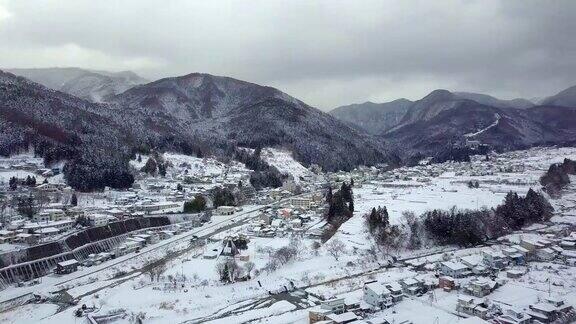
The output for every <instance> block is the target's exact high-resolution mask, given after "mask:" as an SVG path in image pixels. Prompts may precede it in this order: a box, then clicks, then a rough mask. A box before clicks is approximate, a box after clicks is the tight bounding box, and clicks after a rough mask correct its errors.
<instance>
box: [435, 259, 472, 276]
mask: <svg viewBox="0 0 576 324" xmlns="http://www.w3.org/2000/svg"><path fill="white" fill-rule="evenodd" d="M440 272H441V273H442V274H443V275H445V276H450V277H452V278H462V277H465V276H467V275H468V274H470V270H469V269H468V267H467V266H466V265H465V264H463V263H461V262H454V261H446V262H442V263H441V264H440Z"/></svg>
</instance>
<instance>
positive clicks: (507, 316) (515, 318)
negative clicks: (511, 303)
mask: <svg viewBox="0 0 576 324" xmlns="http://www.w3.org/2000/svg"><path fill="white" fill-rule="evenodd" d="M496 321H497V322H498V323H500V324H529V323H532V317H530V316H529V315H528V314H526V313H524V312H522V311H520V310H516V309H513V308H510V309H507V310H505V311H504V313H503V314H502V315H500V316H498V317H497V318H496Z"/></svg>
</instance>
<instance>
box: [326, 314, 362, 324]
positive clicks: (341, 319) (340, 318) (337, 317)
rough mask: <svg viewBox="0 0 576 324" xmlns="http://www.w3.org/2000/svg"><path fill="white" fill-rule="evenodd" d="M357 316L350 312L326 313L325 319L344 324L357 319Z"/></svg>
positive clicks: (336, 323) (335, 323)
mask: <svg viewBox="0 0 576 324" xmlns="http://www.w3.org/2000/svg"><path fill="white" fill-rule="evenodd" d="M358 318H359V317H358V316H357V315H356V314H354V313H352V312H346V313H342V314H328V315H326V319H327V320H330V321H332V323H334V324H346V323H351V322H354V321H356V320H358Z"/></svg>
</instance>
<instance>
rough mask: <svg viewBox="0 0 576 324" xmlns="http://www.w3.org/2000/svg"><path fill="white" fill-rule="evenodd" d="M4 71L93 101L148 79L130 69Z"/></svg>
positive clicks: (101, 100) (72, 68) (105, 97)
mask: <svg viewBox="0 0 576 324" xmlns="http://www.w3.org/2000/svg"><path fill="white" fill-rule="evenodd" d="M7 71H8V72H10V73H13V74H16V75H19V76H23V77H25V78H27V79H29V80H32V81H34V82H37V83H40V84H42V85H44V86H46V87H48V88H51V89H54V90H59V91H62V92H65V93H68V94H71V95H73V96H76V97H79V98H82V99H86V100H89V101H93V102H104V101H106V100H107V99H108V98H110V97H111V96H114V95H116V94H119V93H121V92H124V91H126V90H128V89H130V88H132V87H134V86H136V85H139V84H143V83H147V82H148V80H146V79H144V78H141V77H140V76H138V75H136V74H135V73H134V72H130V71H123V72H106V71H93V70H85V69H80V68H75V67H70V68H38V69H10V70H7Z"/></svg>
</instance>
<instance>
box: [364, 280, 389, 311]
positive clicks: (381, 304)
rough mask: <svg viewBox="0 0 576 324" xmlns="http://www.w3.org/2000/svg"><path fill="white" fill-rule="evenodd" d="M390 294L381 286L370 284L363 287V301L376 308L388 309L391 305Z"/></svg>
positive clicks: (379, 284)
mask: <svg viewBox="0 0 576 324" xmlns="http://www.w3.org/2000/svg"><path fill="white" fill-rule="evenodd" d="M391 295H392V293H391V292H390V290H388V289H386V287H384V285H383V284H381V283H378V282H371V283H367V284H365V285H364V301H365V302H366V303H368V304H370V305H372V306H375V307H378V308H388V307H390V306H392V305H393V302H392V296H391Z"/></svg>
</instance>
